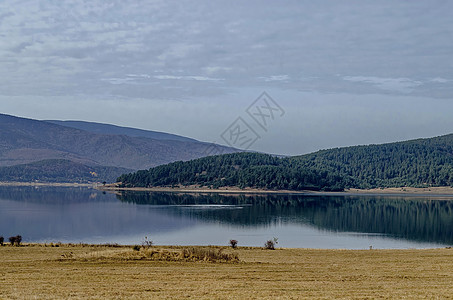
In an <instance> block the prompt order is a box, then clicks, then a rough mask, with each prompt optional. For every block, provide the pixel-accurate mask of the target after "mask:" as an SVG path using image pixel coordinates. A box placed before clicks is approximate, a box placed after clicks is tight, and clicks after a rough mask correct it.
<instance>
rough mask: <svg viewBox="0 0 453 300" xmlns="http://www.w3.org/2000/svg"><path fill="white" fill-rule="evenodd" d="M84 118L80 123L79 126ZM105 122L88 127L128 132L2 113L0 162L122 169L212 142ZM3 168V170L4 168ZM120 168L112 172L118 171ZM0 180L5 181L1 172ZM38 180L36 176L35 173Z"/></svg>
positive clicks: (180, 156) (195, 154)
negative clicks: (62, 164)
mask: <svg viewBox="0 0 453 300" xmlns="http://www.w3.org/2000/svg"><path fill="white" fill-rule="evenodd" d="M82 123H83V122H78V125H80V124H82ZM82 125H83V124H82ZM103 125H104V124H94V125H93V124H88V125H87V126H91V128H92V129H93V130H94V129H96V128H101V129H99V130H104V131H108V130H111V132H113V131H115V130H120V131H123V132H124V131H126V133H128V134H130V135H124V134H99V133H94V132H90V131H86V130H81V129H77V128H72V127H68V126H62V125H58V124H55V123H51V122H46V121H38V120H33V119H26V118H20V117H15V116H10V115H5V114H0V167H1V166H3V167H11V166H17V165H24V164H33V163H36V162H39V161H46V163H45V164H44V165H45V166H46V168H47V169H49V163H50V162H52V161H53V160H54V162H57V161H58V160H65V161H70V162H73V163H78V164H82V165H85V166H88V167H112V168H117V171H118V172H120V170H138V169H144V168H150V167H153V166H158V165H161V164H166V163H170V162H174V161H184V160H190V159H195V158H200V157H204V156H207V155H209V154H210V153H209V151H208V150H209V148H210V147H211V146H212V144H210V143H203V142H199V141H196V140H193V139H189V138H187V139H185V138H184V137H179V136H176V135H171V134H168V135H166V134H164V133H158V134H157V136H156V135H154V136H155V137H161V138H155V139H152V138H148V137H144V136H131V135H133V134H135V135H146V134H149V135H153V134H155V132H148V133H147V132H146V131H143V130H134V129H133V128H121V127H118V128H116V127H115V126H113V125H107V124H105V126H103ZM216 149H218V150H219V151H222V152H224V153H233V152H237V151H239V150H238V149H234V148H229V147H223V146H219V145H216ZM73 167H74V166H72V167H71V168H73ZM75 169H80V168H75ZM75 169H74V170H75ZM4 171H5V172H6V169H4ZM118 172H117V173H116V176H119V175H121V173H118ZM36 175H39V172H36ZM69 175H70V174H68V176H69ZM63 177H64V176H62V177H61V178H63ZM69 178H72V177H71V176H69V177H68V180H69ZM110 178H113V177H110ZM89 179H94V178H92V177H91V176H87V177H86V180H89ZM98 179H99V180H101V181H103V180H104V179H102V178H98ZM0 180H6V179H5V177H2V174H0ZM36 180H40V178H39V176H38V177H36Z"/></svg>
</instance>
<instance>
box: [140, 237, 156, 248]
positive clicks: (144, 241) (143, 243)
mask: <svg viewBox="0 0 453 300" xmlns="http://www.w3.org/2000/svg"><path fill="white" fill-rule="evenodd" d="M153 244H154V243H153V241H151V240H149V239H148V237H147V236H145V239H144V240H143V242H142V245H143V247H146V248H150V247H152V245H153Z"/></svg>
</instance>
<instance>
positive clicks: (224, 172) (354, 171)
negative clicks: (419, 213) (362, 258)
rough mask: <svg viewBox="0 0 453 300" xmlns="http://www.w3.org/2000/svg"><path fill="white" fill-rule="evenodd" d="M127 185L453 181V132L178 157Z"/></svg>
mask: <svg viewBox="0 0 453 300" xmlns="http://www.w3.org/2000/svg"><path fill="white" fill-rule="evenodd" d="M117 181H118V182H121V183H122V185H123V186H127V187H155V186H190V185H196V186H204V187H211V188H218V187H224V186H227V187H228V186H233V187H238V188H247V187H250V188H261V189H271V190H305V189H308V190H326V191H333V190H343V189H345V188H361V189H368V188H385V187H403V186H411V187H429V186H453V134H450V135H445V136H440V137H434V138H428V139H417V140H411V141H405V142H397V143H388V144H382V145H368V146H353V147H345V148H335V149H329V150H322V151H318V152H315V153H311V154H306V155H302V156H294V157H286V158H279V157H275V156H270V155H266V154H258V153H235V154H226V155H220V156H215V157H206V158H200V159H196V160H193V161H188V162H176V163H171V164H168V165H162V166H158V167H155V168H151V169H150V170H144V171H138V172H135V173H132V174H125V175H122V176H121V177H119V178H118V180H117Z"/></svg>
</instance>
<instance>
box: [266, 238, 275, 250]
mask: <svg viewBox="0 0 453 300" xmlns="http://www.w3.org/2000/svg"><path fill="white" fill-rule="evenodd" d="M277 240H278V238H275V237H274V238H273V239H272V240H268V241H267V242H266V243H264V248H266V249H268V250H275V245H276V244H278V241H277Z"/></svg>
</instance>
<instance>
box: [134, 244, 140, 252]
mask: <svg viewBox="0 0 453 300" xmlns="http://www.w3.org/2000/svg"><path fill="white" fill-rule="evenodd" d="M132 249H134V251H140V246H139V245H135V246H134V247H132Z"/></svg>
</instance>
